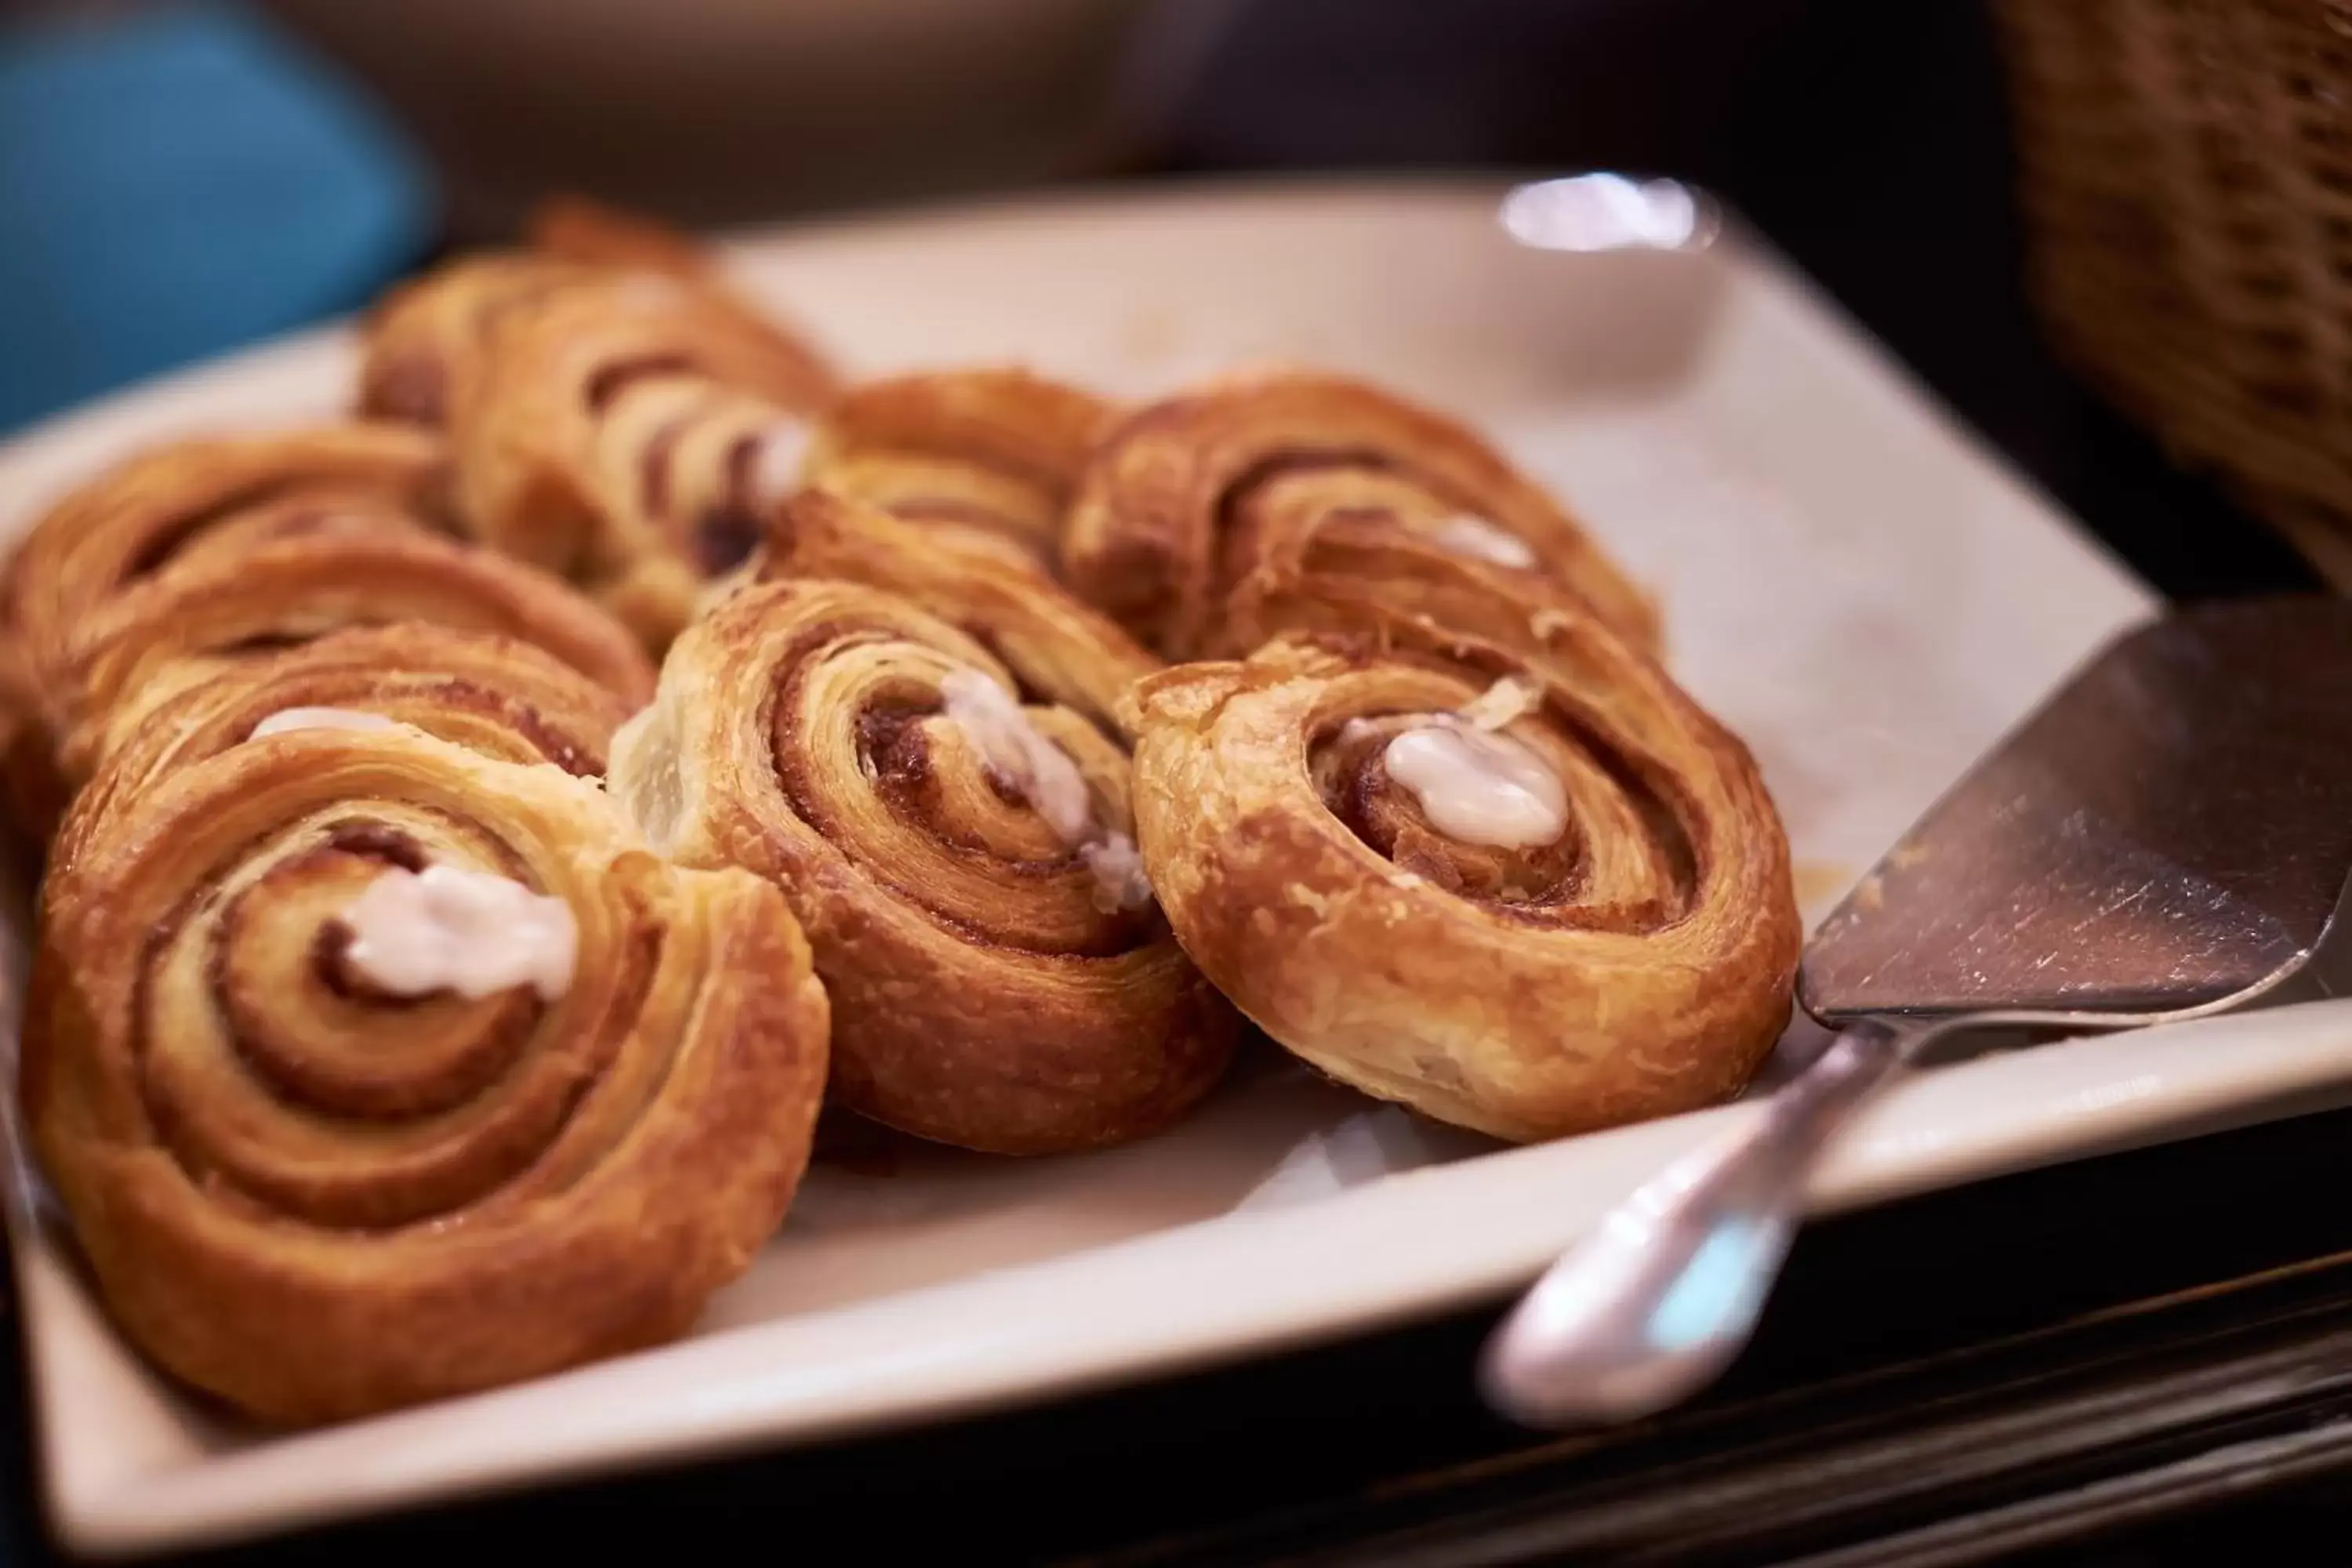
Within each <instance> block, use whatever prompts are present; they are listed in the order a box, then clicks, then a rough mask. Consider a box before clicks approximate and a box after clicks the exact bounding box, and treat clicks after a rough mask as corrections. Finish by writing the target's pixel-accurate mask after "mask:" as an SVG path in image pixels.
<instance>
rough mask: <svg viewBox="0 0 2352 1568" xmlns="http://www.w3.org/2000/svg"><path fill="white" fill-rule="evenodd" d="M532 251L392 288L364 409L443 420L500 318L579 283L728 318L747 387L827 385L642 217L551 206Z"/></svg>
mask: <svg viewBox="0 0 2352 1568" xmlns="http://www.w3.org/2000/svg"><path fill="white" fill-rule="evenodd" d="M530 242H531V243H530V248H529V249H526V250H519V251H494V252H489V253H486V254H480V255H474V256H466V257H460V258H457V260H455V261H451V262H449V263H447V264H446V265H444V266H442V267H440V268H436V269H435V270H434V271H432V272H429V273H427V274H426V275H425V276H424V277H423V278H420V279H417V280H416V281H415V282H413V283H410V284H407V285H406V286H404V287H403V288H400V289H394V291H393V292H392V293H391V294H389V295H387V296H386V297H385V298H384V300H383V301H382V302H381V303H380V304H378V305H377V307H376V308H375V310H373V312H372V313H371V315H370V317H369V320H368V323H367V328H366V331H365V334H364V336H363V338H362V343H361V363H360V395H359V407H360V412H361V413H362V414H363V415H365V416H369V417H371V418H377V419H390V420H403V421H406V422H408V423H412V424H416V425H422V426H429V427H433V428H436V429H437V428H441V427H444V426H447V425H448V424H449V422H450V421H451V419H452V418H453V417H454V416H455V413H456V410H457V408H458V407H459V406H460V405H462V404H463V403H464V401H465V399H466V396H467V387H468V385H469V384H471V382H472V380H473V378H474V377H475V375H476V374H478V371H479V369H480V366H481V363H482V360H483V355H484V352H485V349H486V347H487V345H488V342H489V340H490V338H491V336H492V334H493V333H494V331H496V329H497V328H498V326H499V322H500V321H502V320H503V319H504V318H506V317H507V316H508V315H509V314H511V313H514V312H517V311H524V310H530V308H532V307H533V306H534V305H536V304H537V303H539V302H540V301H541V300H546V299H549V298H550V297H551V296H553V295H556V294H559V293H562V292H566V291H570V290H575V289H584V290H586V291H588V292H589V293H591V294H592V295H593V294H603V295H607V296H610V295H614V294H617V295H618V296H619V297H620V298H622V299H623V300H627V301H630V302H632V303H633V304H634V305H635V307H636V308H639V309H644V308H649V307H654V306H658V305H661V304H664V303H667V304H668V305H670V306H673V307H675V308H677V309H679V310H686V311H688V312H691V313H693V314H696V315H698V316H703V317H709V318H715V319H717V320H719V321H722V322H724V323H725V324H726V326H727V328H728V330H729V331H730V332H731V334H732V335H733V337H734V338H735V340H736V342H735V344H734V347H733V349H732V350H731V358H730V363H733V364H734V365H735V366H736V367H737V369H738V374H740V375H741V376H742V377H744V378H745V384H747V385H750V386H752V387H755V388H760V389H763V390H766V391H767V392H769V393H770V394H771V395H773V396H775V397H777V398H779V399H782V401H784V402H785V403H787V404H796V403H797V402H798V401H799V400H800V399H802V398H803V397H805V396H808V395H811V394H810V391H809V389H811V388H813V387H814V388H817V389H820V391H823V390H829V389H830V387H831V385H832V380H833V376H832V372H831V371H830V370H829V369H827V368H826V366H825V364H824V360H823V359H822V357H821V356H819V355H818V353H816V351H815V350H814V349H813V348H811V347H810V346H809V344H808V343H807V342H805V341H803V339H802V337H801V336H800V334H799V333H797V332H795V331H793V330H792V329H791V328H790V327H788V326H786V325H785V324H784V323H782V321H778V320H776V319H775V318H774V317H773V316H772V315H771V314H769V313H768V312H766V311H764V310H760V309H758V308H757V307H755V306H753V305H751V303H750V302H748V301H746V300H741V299H740V298H738V297H737V296H736V295H735V294H734V293H733V292H732V291H731V290H730V289H729V288H728V287H727V285H726V283H725V281H724V280H723V279H721V278H720V277H719V273H718V270H717V268H714V267H713V266H712V265H711V263H710V260H709V257H708V256H707V255H706V254H705V253H704V252H703V250H702V248H701V247H699V246H698V245H696V244H695V243H694V242H693V241H692V240H691V239H689V238H688V237H686V236H684V235H679V234H676V233H673V232H671V231H670V230H668V229H667V228H664V227H662V226H659V225H657V224H653V223H650V222H648V221H646V220H645V219H642V218H636V217H632V216H625V215H622V214H617V213H613V212H610V211H607V210H605V209H604V208H602V207H598V206H595V205H592V204H589V203H585V202H581V201H577V200H562V201H555V202H551V203H549V204H547V205H546V206H545V207H543V208H542V209H541V211H540V212H539V213H538V214H537V215H535V216H534V220H533V223H532V226H531V234H530Z"/></svg>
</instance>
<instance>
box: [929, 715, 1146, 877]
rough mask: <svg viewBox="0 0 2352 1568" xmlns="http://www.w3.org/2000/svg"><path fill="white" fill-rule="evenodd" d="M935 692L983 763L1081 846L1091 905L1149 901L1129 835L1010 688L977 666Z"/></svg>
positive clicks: (1068, 842) (1139, 860)
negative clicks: (1091, 878) (1109, 819)
mask: <svg viewBox="0 0 2352 1568" xmlns="http://www.w3.org/2000/svg"><path fill="white" fill-rule="evenodd" d="M940 699H941V700H942V702H943V703H944V706H945V709H946V712H947V716H948V719H949V721H950V722H951V723H953V724H954V725H955V727H956V728H957V729H958V730H960V731H962V732H963V738H964V740H965V741H966V742H969V743H970V744H971V748H972V750H974V751H976V752H979V753H980V757H981V761H982V763H986V764H987V766H988V768H989V770H990V771H991V772H992V773H998V774H1000V775H1002V776H1003V778H1004V779H1005V780H1006V781H1007V782H1009V783H1010V784H1012V785H1013V788H1015V789H1017V790H1019V791H1020V792H1021V795H1022V797H1023V798H1024V799H1025V800H1027V801H1028V803H1029V808H1030V809H1031V810H1032V811H1034V812H1035V813H1036V814H1037V815H1038V816H1040V817H1042V818H1044V819H1045V826H1048V827H1050V828H1052V829H1053V830H1054V835H1055V837H1057V838H1059V839H1061V841H1062V842H1063V843H1064V844H1066V845H1067V846H1069V847H1071V848H1073V849H1076V850H1077V851H1078V852H1079V856H1080V858H1082V859H1084V860H1085V861H1086V863H1087V868H1088V869H1090V870H1091V871H1093V872H1094V874H1095V907H1096V908H1097V909H1099V910H1102V911H1103V912H1104V913H1106V914H1111V913H1116V912H1118V910H1136V909H1141V908H1142V907H1143V906H1144V905H1145V904H1148V903H1150V901H1151V884H1150V881H1149V880H1148V879H1146V878H1145V877H1144V874H1143V858H1142V856H1141V855H1140V854H1139V853H1138V852H1137V850H1136V847H1135V841H1134V840H1133V839H1131V838H1129V837H1128V836H1127V835H1126V834H1124V833H1120V832H1118V831H1117V830H1115V829H1112V830H1106V829H1105V828H1104V827H1103V826H1102V825H1101V824H1099V823H1097V821H1096V820H1095V807H1094V797H1093V795H1091V794H1089V793H1088V791H1087V779H1086V775H1085V774H1084V773H1080V772H1079V771H1078V764H1077V763H1075V762H1073V761H1072V760H1071V758H1070V754H1069V753H1068V752H1066V751H1064V750H1062V748H1061V747H1059V746H1057V745H1055V743H1054V742H1052V741H1050V740H1048V739H1047V738H1046V737H1045V734H1044V733H1043V732H1042V731H1039V730H1038V728H1037V727H1036V726H1035V725H1034V724H1032V723H1031V722H1030V721H1029V715H1028V714H1027V713H1025V712H1024V711H1023V710H1022V707H1021V703H1020V700H1018V699H1016V698H1015V697H1014V696H1013V693H1011V692H1009V691H1007V690H1005V689H1004V688H1003V687H1002V686H1000V685H998V684H997V683H996V681H995V679H993V678H992V677H991V676H989V675H987V674H986V673H984V672H983V671H981V670H977V669H957V670H951V671H950V672H949V674H948V676H947V678H946V679H943V680H941V681H940Z"/></svg>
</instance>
